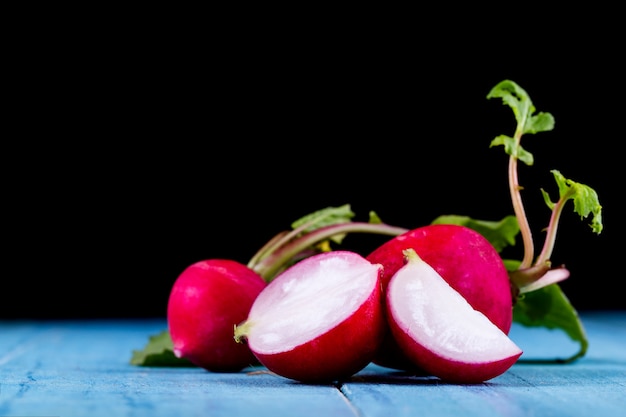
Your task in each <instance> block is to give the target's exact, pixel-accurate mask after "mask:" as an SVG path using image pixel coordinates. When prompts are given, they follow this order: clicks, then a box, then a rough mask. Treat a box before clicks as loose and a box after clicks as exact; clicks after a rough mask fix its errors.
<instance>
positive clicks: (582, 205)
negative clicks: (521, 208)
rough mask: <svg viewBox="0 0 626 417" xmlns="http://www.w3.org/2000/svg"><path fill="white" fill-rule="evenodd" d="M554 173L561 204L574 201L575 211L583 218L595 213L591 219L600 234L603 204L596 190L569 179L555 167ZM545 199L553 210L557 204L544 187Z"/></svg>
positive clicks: (596, 231) (593, 227)
mask: <svg viewBox="0 0 626 417" xmlns="http://www.w3.org/2000/svg"><path fill="white" fill-rule="evenodd" d="M550 172H552V175H553V176H554V179H555V180H556V183H557V185H558V187H559V201H560V202H561V204H563V203H565V201H567V200H573V201H574V211H575V212H576V213H577V214H578V215H580V217H581V219H584V218H587V217H588V216H589V215H590V214H592V215H593V218H592V219H591V224H590V226H591V229H592V230H593V231H594V233H597V234H600V233H601V232H602V205H601V204H600V201H599V200H598V194H597V193H596V192H595V190H594V189H593V188H591V187H589V186H587V185H584V184H581V183H578V182H575V181H572V180H569V179H567V178H565V177H564V176H563V175H562V174H561V173H560V172H559V171H557V170H556V169H553V170H552V171H550ZM541 192H542V194H543V199H544V201H545V202H546V204H547V205H548V207H549V208H550V209H551V210H552V209H554V207H555V206H556V203H553V202H552V201H551V200H550V198H549V196H548V193H546V192H545V191H544V190H543V189H542V190H541Z"/></svg>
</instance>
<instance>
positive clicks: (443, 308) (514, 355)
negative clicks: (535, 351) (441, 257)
mask: <svg viewBox="0 0 626 417" xmlns="http://www.w3.org/2000/svg"><path fill="white" fill-rule="evenodd" d="M405 254H406V256H407V259H408V263H407V264H406V265H404V266H403V267H402V268H400V269H399V270H398V271H397V272H396V273H395V274H394V275H393V277H392V278H391V280H390V281H389V285H388V287H387V292H386V303H385V308H386V312H387V317H388V321H389V325H390V329H391V332H392V334H393V336H394V338H395V340H396V341H397V342H398V345H399V346H400V348H401V349H402V351H403V352H404V353H405V355H406V356H407V357H408V358H409V359H410V360H411V361H412V362H413V363H414V364H416V365H418V366H419V367H421V368H422V369H424V370H426V371H428V372H430V373H431V374H433V375H435V376H437V377H439V378H441V379H443V380H446V381H450V382H455V383H480V382H483V381H486V380H489V379H492V378H494V377H496V376H498V375H500V374H502V373H504V372H505V371H506V370H508V369H509V368H510V367H511V366H512V365H513V364H514V363H515V362H516V361H517V359H518V358H519V357H520V356H521V354H522V351H521V349H520V348H519V347H517V345H515V343H513V341H511V339H509V337H508V336H507V335H506V333H504V332H503V331H502V330H501V329H500V328H498V327H497V326H496V325H494V324H493V323H492V322H491V321H490V320H489V319H488V318H487V317H486V316H485V315H484V314H483V313H481V312H480V311H478V310H475V309H474V308H473V307H472V306H471V305H470V304H469V303H468V302H467V300H466V299H465V298H464V297H463V296H462V295H460V294H459V293H458V292H457V291H456V290H455V289H454V288H452V287H451V286H450V284H448V283H447V282H446V280H444V279H443V278H442V277H441V275H439V273H438V272H437V271H436V270H435V269H433V268H432V267H431V266H430V265H428V264H427V263H426V262H424V260H423V259H421V258H420V256H419V254H416V253H415V251H414V250H413V249H408V250H406V251H405Z"/></svg>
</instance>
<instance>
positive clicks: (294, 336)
mask: <svg viewBox="0 0 626 417" xmlns="http://www.w3.org/2000/svg"><path fill="white" fill-rule="evenodd" d="M488 97H501V98H502V99H503V101H504V102H505V103H506V104H508V105H510V106H511V107H512V108H513V109H514V112H515V115H516V117H517V119H518V129H517V130H516V133H515V136H514V137H513V138H509V137H506V136H499V137H498V138H496V139H495V140H494V141H493V142H492V145H505V148H506V151H507V153H509V155H510V158H511V164H510V165H509V179H510V187H511V195H512V197H513V207H514V210H515V213H516V216H515V217H513V216H510V218H508V219H507V220H508V221H509V222H508V226H509V229H512V230H514V234H516V233H517V232H520V231H521V232H522V238H523V240H524V249H525V256H524V259H523V260H522V261H521V262H517V263H515V265H516V267H515V268H511V267H510V264H507V266H509V268H508V270H507V267H505V261H504V260H503V259H502V258H501V257H500V255H499V251H498V250H497V249H496V247H495V246H494V244H492V242H491V241H490V240H487V238H486V237H485V236H484V235H483V234H481V233H479V232H478V231H477V230H475V229H476V227H474V228H472V227H467V226H465V225H463V224H429V225H425V226H422V227H418V228H416V229H414V230H407V229H404V228H400V227H394V226H389V225H387V224H385V223H383V222H381V221H380V219H378V218H377V217H376V216H375V214H371V216H370V221H369V222H367V223H365V222H351V221H350V220H349V219H350V218H351V217H352V216H353V213H352V212H351V211H350V207H349V206H348V205H346V206H342V207H338V208H328V209H324V210H320V211H318V212H315V213H312V214H311V215H309V216H306V217H304V218H302V219H300V220H299V221H298V222H296V223H294V224H293V225H292V226H293V230H292V231H290V232H283V233H280V234H278V235H277V236H276V237H275V238H274V239H272V240H271V241H270V242H268V243H267V244H266V245H265V246H264V247H263V248H262V249H261V250H260V251H259V252H258V253H257V254H256V255H255V256H254V257H253V258H252V259H251V260H250V262H249V263H248V264H247V265H243V264H240V263H237V262H234V261H231V260H226V259H210V260H204V261H200V262H197V263H195V264H193V265H191V266H189V267H188V268H187V269H186V270H184V271H183V272H182V274H181V275H180V276H179V277H178V279H177V280H176V281H175V283H174V285H173V288H172V290H171V294H170V298H169V302H168V308H167V319H168V327H169V333H170V336H171V340H172V342H173V352H174V354H175V355H176V356H177V357H179V358H185V359H187V360H189V361H190V362H192V363H193V364H195V365H197V366H200V367H203V368H205V369H207V370H210V371H239V370H241V369H243V368H245V367H247V366H249V365H255V364H259V363H260V364H262V365H264V366H265V367H266V368H267V369H269V370H270V371H272V372H274V373H276V374H278V375H281V376H284V377H287V378H291V379H294V380H298V381H302V382H329V381H336V380H343V379H346V378H349V377H351V376H352V375H354V374H355V373H357V372H359V371H360V370H361V369H363V368H364V367H365V366H367V365H368V364H369V363H371V362H373V363H376V364H378V365H381V366H385V367H389V368H394V369H401V370H406V371H418V370H419V371H420V372H423V371H425V372H427V373H429V374H431V375H434V376H436V377H439V378H441V379H443V380H446V381H451V382H459V383H477V382H482V381H486V380H489V379H491V378H494V377H496V376H498V375H500V374H502V373H503V372H505V371H506V370H507V369H509V368H510V367H511V366H512V365H513V364H514V363H515V362H516V361H517V360H518V358H519V357H520V355H521V354H522V351H521V350H520V348H519V347H518V346H516V345H515V343H514V342H513V341H511V339H510V338H509V337H508V332H509V330H510V328H511V324H512V321H513V306H514V305H515V303H516V301H517V300H518V299H519V297H520V296H521V294H525V293H529V292H532V291H537V290H540V289H541V288H543V287H546V286H549V285H551V284H554V283H557V282H559V281H560V280H563V279H565V278H567V277H568V276H569V272H568V271H567V270H566V269H565V268H564V267H558V268H552V266H551V264H550V262H549V258H550V255H551V253H552V249H553V246H554V239H555V234H556V228H557V227H556V226H557V223H558V219H559V216H560V214H561V211H562V208H563V204H564V203H565V202H566V201H567V200H570V199H573V200H574V203H575V209H576V211H577V212H578V213H579V214H580V215H581V217H586V216H587V215H588V214H589V213H593V215H594V220H593V223H592V228H593V229H594V231H595V232H597V233H599V232H600V231H601V229H602V227H601V216H600V209H601V206H600V204H599V203H598V200H597V196H596V194H595V192H594V191H593V190H592V189H591V188H589V187H587V186H584V185H582V184H579V183H575V182H573V181H571V180H567V179H565V178H564V177H562V176H561V175H560V173H559V172H558V171H553V173H554V176H555V179H556V180H557V183H558V186H559V193H560V195H559V199H558V201H557V202H556V203H552V202H551V201H550V200H549V198H548V197H547V194H546V193H545V192H544V198H545V200H546V203H547V205H548V207H549V208H550V209H551V210H552V216H551V217H550V223H549V225H548V227H546V228H545V230H546V235H547V236H546V242H545V244H544V248H543V250H542V251H541V254H540V255H539V256H538V257H537V259H536V260H535V262H534V264H533V263H532V262H531V261H532V259H533V258H534V255H533V245H532V239H531V234H530V229H529V227H528V224H527V219H526V218H525V215H524V211H523V208H522V206H521V198H520V196H519V192H520V190H521V189H522V187H520V186H519V184H518V183H517V175H516V172H515V168H516V163H517V160H518V159H520V160H522V161H524V162H526V163H529V162H531V163H532V157H529V155H530V154H528V152H526V151H524V150H523V149H522V148H521V146H520V145H519V140H520V138H521V136H522V134H524V133H537V132H540V131H544V130H549V129H551V128H552V123H553V121H552V119H551V116H549V114H546V113H540V114H538V115H533V113H534V110H535V109H534V107H533V106H532V103H531V102H530V99H529V98H528V97H527V95H526V93H525V91H524V90H522V89H521V88H519V86H517V85H516V84H515V83H513V82H511V81H503V82H502V83H500V84H498V85H497V86H496V87H494V89H493V90H492V91H491V92H490V94H489V95H488ZM459 219H460V218H455V219H452V220H453V221H450V223H454V222H456V223H463V221H460V220H459ZM448 220H451V219H448ZM462 220H463V219H462ZM511 220H512V221H511ZM444 223H445V222H444ZM469 224H474V225H476V224H478V225H479V226H485V224H486V223H483V224H480V222H475V223H472V222H469ZM347 233H376V234H382V235H389V236H390V238H389V240H387V241H386V242H385V243H383V244H382V245H381V246H380V247H378V248H377V249H375V250H374V251H372V252H371V253H369V254H366V255H361V254H358V253H355V252H352V251H347V250H333V249H331V247H330V243H332V242H335V243H338V242H339V243H340V242H341V239H342V238H343V237H344V236H345V235H346V234H347Z"/></svg>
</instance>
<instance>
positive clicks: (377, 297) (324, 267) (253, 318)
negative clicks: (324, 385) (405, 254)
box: [235, 251, 386, 383]
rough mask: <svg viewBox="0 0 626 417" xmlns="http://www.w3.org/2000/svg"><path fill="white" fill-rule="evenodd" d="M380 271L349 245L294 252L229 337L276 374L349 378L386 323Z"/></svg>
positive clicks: (369, 354) (366, 357) (304, 378)
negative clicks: (303, 254) (301, 255)
mask: <svg viewBox="0 0 626 417" xmlns="http://www.w3.org/2000/svg"><path fill="white" fill-rule="evenodd" d="M380 271H381V267H380V265H376V264H372V263H371V262H369V261H367V260H366V259H365V258H363V257H362V256H361V255H359V254H357V253H354V252H350V251H332V252H324V253H321V254H317V255H314V256H311V257H309V258H306V259H304V260H301V261H300V262H298V263H296V264H295V265H293V266H291V267H290V268H288V269H286V270H285V271H283V272H282V273H281V274H279V275H278V276H277V277H276V278H275V279H274V280H273V281H271V282H270V283H269V284H268V285H267V287H266V288H265V289H264V290H263V291H262V292H261V293H260V294H259V296H258V297H257V299H256V300H255V301H254V304H253V305H252V308H251V309H250V314H249V316H248V318H247V320H246V321H245V322H243V323H241V324H240V325H239V326H237V328H236V330H235V337H236V338H237V339H238V340H240V341H242V342H243V341H245V343H246V344H247V346H249V347H250V349H251V350H252V352H254V354H255V355H256V357H257V358H258V360H259V361H260V362H261V364H263V365H265V366H266V367H267V368H268V369H269V370H270V371H273V372H274V373H276V374H278V375H281V376H283V377H286V378H290V379H294V380H297V381H300V382H305V383H318V382H330V381H337V380H343V379H346V378H349V377H350V376H352V375H353V374H355V373H356V372H358V371H360V370H361V369H362V368H364V367H365V366H366V365H367V364H368V363H370V362H371V360H372V359H373V357H374V355H375V353H376V352H377V351H378V348H379V346H380V343H381V341H382V336H383V334H384V332H385V329H386V322H385V318H384V312H383V302H382V291H381V285H380Z"/></svg>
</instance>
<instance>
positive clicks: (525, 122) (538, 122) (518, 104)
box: [487, 80, 554, 166]
mask: <svg viewBox="0 0 626 417" xmlns="http://www.w3.org/2000/svg"><path fill="white" fill-rule="evenodd" d="M487 98H488V99H491V98H500V99H502V102H503V104H506V105H508V106H509V107H511V109H512V110H513V114H514V115H515V120H516V121H517V128H516V131H515V138H511V137H509V136H505V135H501V136H498V137H496V138H495V139H494V140H492V141H491V146H496V145H504V151H505V152H506V153H507V154H508V155H510V156H512V157H514V158H517V159H519V160H520V161H522V162H524V163H525V164H526V165H529V166H530V165H532V164H533V163H534V158H533V156H532V154H531V153H530V152H527V151H526V150H524V148H522V146H521V145H520V138H521V136H522V135H524V134H535V133H539V132H545V131H548V130H552V129H554V117H553V116H552V115H551V114H550V113H543V112H542V113H537V114H533V113H535V110H536V109H535V106H534V105H533V103H532V101H531V100H530V96H529V95H528V93H526V91H525V90H524V89H523V88H522V87H520V86H519V85H518V84H517V83H515V82H514V81H511V80H504V81H501V82H499V83H498V84H497V85H496V86H495V87H493V88H492V89H491V91H489V94H487Z"/></svg>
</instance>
